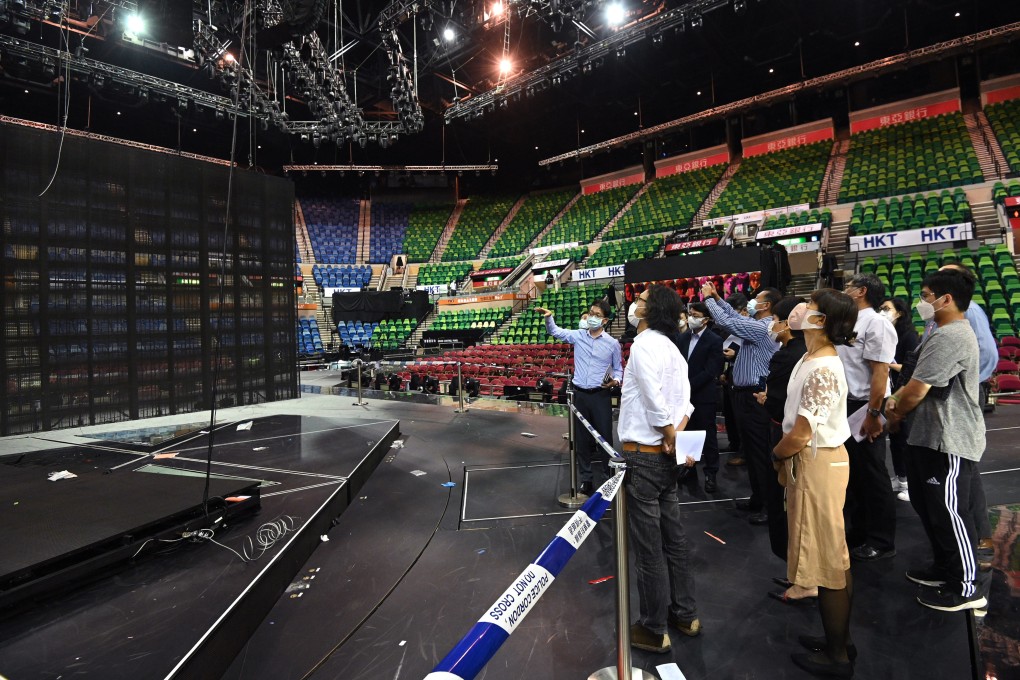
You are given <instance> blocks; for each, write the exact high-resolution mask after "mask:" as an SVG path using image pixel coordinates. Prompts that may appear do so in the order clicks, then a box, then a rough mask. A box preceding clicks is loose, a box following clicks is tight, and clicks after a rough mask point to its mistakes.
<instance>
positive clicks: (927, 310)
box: [917, 300, 942, 321]
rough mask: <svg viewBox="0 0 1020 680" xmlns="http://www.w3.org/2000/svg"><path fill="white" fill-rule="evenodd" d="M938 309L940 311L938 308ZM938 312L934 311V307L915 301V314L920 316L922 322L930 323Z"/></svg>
mask: <svg viewBox="0 0 1020 680" xmlns="http://www.w3.org/2000/svg"><path fill="white" fill-rule="evenodd" d="M939 309H942V308H941V307H939ZM937 311H939V310H938V309H935V305H933V304H932V303H930V302H926V301H924V300H918V301H917V313H918V314H920V315H921V320H922V321H931V320H932V319H934V318H935V312H937Z"/></svg>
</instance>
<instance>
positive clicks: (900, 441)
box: [889, 421, 910, 486]
mask: <svg viewBox="0 0 1020 680" xmlns="http://www.w3.org/2000/svg"><path fill="white" fill-rule="evenodd" d="M909 436H910V423H908V422H907V421H903V422H902V423H900V429H899V430H898V431H896V432H894V433H892V434H890V435H889V453H890V454H891V455H892V466H893V472H895V473H896V476H897V477H906V476H907V437H909ZM907 484H908V486H909V484H910V483H909V482H907ZM890 486H891V484H890Z"/></svg>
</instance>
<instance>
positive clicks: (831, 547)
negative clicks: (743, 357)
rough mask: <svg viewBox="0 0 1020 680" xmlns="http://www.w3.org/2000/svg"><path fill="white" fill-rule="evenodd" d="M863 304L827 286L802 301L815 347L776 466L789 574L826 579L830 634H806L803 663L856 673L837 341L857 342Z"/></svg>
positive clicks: (801, 321) (801, 580)
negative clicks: (856, 329)
mask: <svg viewBox="0 0 1020 680" xmlns="http://www.w3.org/2000/svg"><path fill="white" fill-rule="evenodd" d="M856 321H857V307H856V305H855V304H854V302H853V300H851V299H850V297H848V296H847V295H845V294H843V293H841V292H838V291H835V290H831V289H823V290H818V291H815V292H814V293H812V295H811V301H810V302H807V303H802V304H800V305H798V306H797V307H796V308H795V309H794V310H793V311H792V312H791V313H790V317H789V324H790V328H792V329H797V330H803V331H804V339H805V341H806V343H807V350H808V351H807V354H805V355H804V357H803V358H802V359H801V360H800V362H798V363H797V365H796V366H795V367H794V369H793V373H792V374H791V376H790V383H789V387H788V388H787V396H786V409H785V418H784V419H783V438H782V440H780V442H779V443H778V444H777V445H776V448H775V450H774V454H775V457H776V469H777V470H778V471H779V478H780V483H781V484H783V486H785V487H786V505H787V513H788V514H787V522H788V526H789V532H790V541H789V547H788V549H787V578H788V579H789V580H790V581H791V582H793V583H798V584H801V585H804V586H818V608H819V611H820V613H821V615H822V623H823V626H824V628H825V631H826V636H825V637H813V636H808V635H802V636H800V638H799V640H800V643H801V644H802V645H803V646H805V647H807V648H808V649H809V650H811V652H813V653H811V654H803V653H802V654H794V655H793V661H794V663H796V664H797V665H798V666H800V667H801V668H803V669H805V670H807V671H809V672H811V673H813V674H816V675H824V676H828V677H845V678H849V677H852V676H853V664H852V663H851V661H850V657H855V656H856V648H855V647H854V646H853V644H852V643H851V641H850V594H851V588H852V585H851V580H850V553H849V551H848V550H847V545H846V535H845V532H844V527H843V502H844V501H845V499H846V485H847V481H848V480H849V477H850V464H849V457H848V456H847V452H846V448H844V446H843V442H845V441H846V440H847V438H849V437H850V426H849V425H847V419H846V399H847V392H848V390H847V384H846V377H845V375H844V373H843V364H842V363H841V362H840V359H839V356H838V355H837V354H836V347H835V345H838V344H851V343H852V342H853V337H854V324H855V323H856Z"/></svg>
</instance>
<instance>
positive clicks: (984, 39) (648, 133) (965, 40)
mask: <svg viewBox="0 0 1020 680" xmlns="http://www.w3.org/2000/svg"><path fill="white" fill-rule="evenodd" d="M1018 35H1020V22H1016V23H1012V24H1007V25H1005V26H999V27H997V28H992V29H989V30H987V31H981V32H980V33H974V34H972V35H967V36H963V37H962V38H955V39H953V40H947V41H945V42H941V43H937V44H935V45H929V46H928V47H921V48H918V49H916V50H910V51H909V52H903V53H902V54H897V55H893V56H891V57H886V58H884V59H879V60H877V61H872V62H869V63H867V64H861V65H860V66H853V67H851V68H848V69H843V70H842V71H836V72H835V73H830V74H828V75H824V76H819V77H817V78H810V79H808V80H805V81H802V82H799V83H794V84H792V85H787V86H786V87H781V88H779V89H777V90H771V91H769V92H764V93H762V94H756V95H754V96H752V97H747V98H746V99H741V100H739V101H735V102H733V103H732V104H724V105H723V106H717V107H715V108H713V109H708V110H706V111H701V112H699V113H695V114H692V115H690V116H684V117H683V118H677V119H675V120H671V121H667V122H665V123H660V124H659V125H653V126H652V127H649V128H645V129H643V130H638V131H636V132H631V133H629V134H626V135H622V136H620V137H614V138H613V139H607V140H606V141H603V142H598V143H597V144H590V145H588V146H585V147H581V148H580V149H577V150H575V151H568V152H566V153H561V154H559V155H558V156H552V157H550V158H546V159H544V160H541V161H539V162H538V164H539V165H540V166H546V165H552V164H553V163H557V162H559V161H565V160H569V159H571V158H580V157H581V156H590V155H592V154H593V153H595V152H597V151H604V150H606V149H613V148H618V147H621V146H626V145H627V144H631V143H633V142H638V141H643V140H647V139H652V138H655V137H658V136H660V135H662V134H663V133H665V132H669V131H671V130H676V129H678V128H683V127H685V126H688V125H690V124H692V123H697V122H701V121H705V120H712V119H716V118H723V117H725V116H728V115H730V114H732V113H739V112H741V111H744V110H746V109H749V108H751V107H753V106H760V105H762V104H768V103H770V102H773V101H776V100H780V99H789V98H790V97H791V96H792V95H795V94H797V93H799V92H803V91H805V90H811V89H817V88H820V87H825V86H827V85H832V84H833V83H847V82H850V81H853V80H859V79H860V78H861V77H862V76H876V75H878V74H880V73H883V72H885V71H889V70H893V69H897V68H903V67H904V66H906V65H913V64H918V63H921V62H923V61H931V60H933V59H940V58H942V57H945V56H947V55H949V54H952V53H955V52H960V51H963V50H968V49H975V48H977V47H980V46H982V45H984V44H986V43H991V42H998V41H1001V40H1008V39H1012V38H1015V37H1016V36H1018Z"/></svg>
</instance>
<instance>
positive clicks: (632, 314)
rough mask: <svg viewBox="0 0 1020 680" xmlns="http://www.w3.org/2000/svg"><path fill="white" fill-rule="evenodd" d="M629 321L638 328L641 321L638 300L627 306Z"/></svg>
mask: <svg viewBox="0 0 1020 680" xmlns="http://www.w3.org/2000/svg"><path fill="white" fill-rule="evenodd" d="M627 321H628V322H630V325H631V326H633V327H634V328H637V327H638V324H639V323H641V319H640V318H638V315H637V303H636V302H632V303H630V307H628V308H627Z"/></svg>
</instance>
